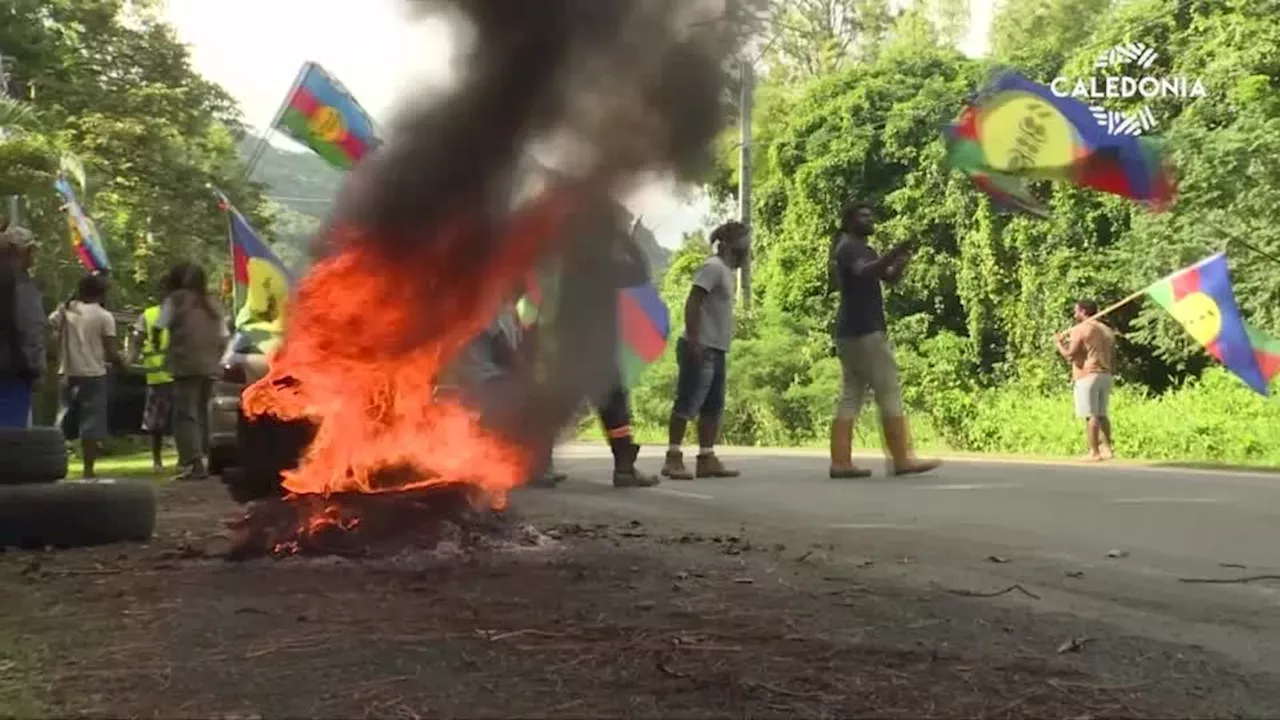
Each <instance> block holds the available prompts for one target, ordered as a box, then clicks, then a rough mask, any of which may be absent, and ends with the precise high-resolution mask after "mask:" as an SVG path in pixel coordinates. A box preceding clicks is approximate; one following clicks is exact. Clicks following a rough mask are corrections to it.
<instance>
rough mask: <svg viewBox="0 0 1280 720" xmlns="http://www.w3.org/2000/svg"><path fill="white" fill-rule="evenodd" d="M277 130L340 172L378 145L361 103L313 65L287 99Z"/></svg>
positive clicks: (317, 66)
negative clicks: (307, 148)
mask: <svg viewBox="0 0 1280 720" xmlns="http://www.w3.org/2000/svg"><path fill="white" fill-rule="evenodd" d="M276 127H277V128H279V129H280V130H281V131H283V132H284V133H285V134H286V135H288V136H289V137H291V138H293V139H294V140H297V141H298V142H300V143H302V144H303V145H306V146H307V147H309V148H311V149H312V150H313V151H315V153H316V154H317V155H319V156H320V157H322V158H324V159H325V160H327V161H328V162H329V164H330V165H333V166H334V167H336V168H338V169H340V170H350V169H351V168H352V167H353V166H354V165H355V164H356V163H357V162H359V160H360V158H362V157H364V156H365V155H366V154H367V153H368V152H369V151H370V150H372V149H373V148H374V147H375V146H376V145H377V144H378V139H377V136H376V135H375V133H374V129H373V121H372V120H370V119H369V114H368V113H366V112H365V110H364V108H362V107H360V103H358V102H356V99H355V98H354V97H353V96H352V95H351V93H350V92H348V91H347V89H346V88H345V87H343V85H342V83H340V82H338V80H337V78H335V77H333V75H330V74H329V72H328V71H326V70H325V69H324V68H322V67H320V65H319V64H317V63H314V62H310V61H308V62H307V63H306V64H305V65H304V66H303V71H302V74H301V80H300V81H299V82H298V84H297V85H296V86H295V87H294V88H293V90H292V91H291V92H290V94H289V96H288V97H287V98H286V99H285V107H284V112H283V113H281V115H280V119H279V120H278V121H277V123H276Z"/></svg>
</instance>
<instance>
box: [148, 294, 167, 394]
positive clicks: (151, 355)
mask: <svg viewBox="0 0 1280 720" xmlns="http://www.w3.org/2000/svg"><path fill="white" fill-rule="evenodd" d="M159 319H160V306H159V305H152V306H151V307H149V308H147V309H146V310H145V311H143V313H142V324H143V334H142V367H143V368H145V369H146V371H147V384H148V385H164V384H165V383H171V382H173V376H172V375H170V374H169V373H167V372H165V371H164V361H165V354H166V353H167V352H168V350H169V331H168V330H167V329H162V330H160V331H158V332H157V331H154V330H153V328H154V327H155V326H156V321H158V320H159Z"/></svg>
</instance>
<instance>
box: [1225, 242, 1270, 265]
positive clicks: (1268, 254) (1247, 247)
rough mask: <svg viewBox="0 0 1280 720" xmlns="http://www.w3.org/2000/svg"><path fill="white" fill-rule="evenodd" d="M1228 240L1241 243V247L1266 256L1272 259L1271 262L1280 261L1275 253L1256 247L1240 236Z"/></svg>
mask: <svg viewBox="0 0 1280 720" xmlns="http://www.w3.org/2000/svg"><path fill="white" fill-rule="evenodd" d="M1228 242H1229V243H1232V242H1234V243H1235V244H1237V245H1239V246H1240V247H1242V248H1244V249H1245V250H1248V251H1250V252H1252V253H1253V254H1255V255H1260V256H1262V257H1264V258H1266V259H1268V260H1270V261H1271V262H1275V263H1280V257H1276V256H1275V255H1272V254H1271V253H1269V252H1267V251H1266V250H1262V249H1260V248H1257V247H1254V246H1253V245H1251V244H1249V243H1247V242H1245V241H1244V240H1241V239H1239V238H1234V239H1232V240H1230V241H1228Z"/></svg>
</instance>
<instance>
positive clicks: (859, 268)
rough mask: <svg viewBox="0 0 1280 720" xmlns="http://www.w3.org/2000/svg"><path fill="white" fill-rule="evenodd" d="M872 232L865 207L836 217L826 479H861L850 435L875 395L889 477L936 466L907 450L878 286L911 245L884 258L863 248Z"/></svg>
mask: <svg viewBox="0 0 1280 720" xmlns="http://www.w3.org/2000/svg"><path fill="white" fill-rule="evenodd" d="M874 232H875V214H874V211H873V210H872V208H871V206H870V205H867V204H865V203H853V204H850V205H848V206H846V207H845V209H844V212H843V213H842V214H841V222H840V233H839V234H838V235H837V236H836V237H835V239H834V240H833V241H832V246H831V258H830V260H831V279H832V281H833V283H832V284H833V285H834V286H835V287H836V288H838V289H839V291H840V307H839V309H838V310H837V312H836V326H835V333H834V335H835V344H836V351H837V354H838V355H839V357H840V369H841V375H842V380H843V382H842V388H841V393H840V403H839V405H838V406H837V408H836V417H835V420H834V421H833V422H832V424H831V471H830V476H831V477H832V478H855V477H866V476H868V475H870V474H871V471H870V470H865V469H862V468H859V467H857V466H855V465H854V464H853V458H852V447H853V429H854V427H855V426H856V425H857V421H858V413H859V411H861V409H862V405H863V404H864V402H865V401H866V393H867V390H870V391H871V392H872V394H873V396H874V397H875V402H876V406H877V407H878V408H879V410H880V422H881V427H882V428H883V430H884V447H885V450H886V452H887V453H888V455H889V459H890V474H893V475H914V474H919V473H924V472H928V471H930V470H933V469H934V468H936V467H938V465H939V464H940V463H939V462H938V461H936V460H919V459H917V458H916V457H915V454H914V452H913V450H912V447H911V433H910V430H909V429H908V426H907V418H906V415H905V414H904V412H903V407H902V389H901V387H900V385H899V380H898V364H897V361H896V360H894V357H893V348H892V347H891V346H890V345H889V340H888V337H887V335H886V325H885V317H884V294H883V291H882V290H881V288H880V283H881V282H889V283H893V282H897V281H898V279H899V278H901V277H902V273H903V271H904V270H905V269H906V266H907V262H908V260H909V259H910V257H911V252H912V249H913V248H912V244H911V243H902V244H900V245H897V246H895V247H894V248H893V249H891V250H889V252H887V253H885V254H884V255H883V256H881V255H879V254H878V253H877V252H876V251H875V249H874V248H872V247H871V245H870V244H869V243H868V242H867V239H868V238H869V237H870V236H871V235H872V234H873V233H874Z"/></svg>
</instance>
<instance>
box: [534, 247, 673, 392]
mask: <svg viewBox="0 0 1280 720" xmlns="http://www.w3.org/2000/svg"><path fill="white" fill-rule="evenodd" d="M558 286H559V278H558V276H557V275H556V273H555V272H554V271H547V270H544V271H542V272H540V273H539V272H535V273H531V274H530V275H529V277H528V278H527V280H526V285H525V293H524V295H523V296H521V298H520V300H519V301H518V302H517V304H516V313H517V315H518V317H519V319H520V323H521V324H522V325H523V326H524V327H526V328H527V327H531V326H533V325H534V324H539V323H541V324H547V323H551V322H554V313H555V307H556V302H557V301H558V296H559V293H558ZM670 335H671V316H670V313H669V312H668V311H667V304H666V303H664V302H663V301H662V296H660V295H659V294H658V290H657V288H655V287H654V286H653V284H652V283H645V284H643V285H636V286H634V287H628V288H622V289H620V290H618V350H617V356H616V362H617V366H618V372H619V375H620V379H621V380H622V387H623V388H625V389H628V390H630V389H631V388H633V387H635V385H636V383H637V382H639V380H640V376H641V375H642V374H643V373H644V371H645V369H646V368H648V367H649V366H650V365H652V364H653V363H655V362H657V361H658V359H659V358H660V357H662V353H663V352H664V351H665V350H666V349H667V339H668V338H669V337H670Z"/></svg>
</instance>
